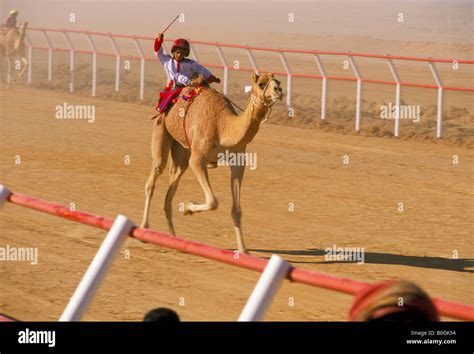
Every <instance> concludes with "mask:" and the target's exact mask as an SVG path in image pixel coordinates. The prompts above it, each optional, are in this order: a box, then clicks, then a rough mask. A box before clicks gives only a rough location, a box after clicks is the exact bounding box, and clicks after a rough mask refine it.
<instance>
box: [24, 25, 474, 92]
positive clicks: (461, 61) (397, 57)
mask: <svg viewBox="0 0 474 354" xmlns="http://www.w3.org/2000/svg"><path fill="white" fill-rule="evenodd" d="M29 30H32V31H40V32H43V31H45V32H57V33H63V32H68V33H81V34H88V35H93V36H104V37H114V38H123V39H140V40H154V38H153V37H148V36H135V35H124V34H114V33H106V32H95V31H87V30H70V29H51V28H29ZM165 41H169V42H171V41H172V39H166V40H165ZM190 42H191V43H193V44H200V45H208V46H214V47H215V46H219V47H224V48H237V49H246V50H256V51H267V52H274V53H294V54H312V55H315V54H318V55H335V56H348V55H350V56H352V57H363V58H376V59H392V60H404V61H418V62H431V63H454V62H457V63H459V64H474V60H467V59H442V58H422V57H411V56H400V55H388V54H387V55H380V54H367V53H352V52H335V51H319V50H297V49H282V48H268V47H257V46H249V45H239V44H227V43H219V42H208V41H194V40H192V41H190ZM32 48H35V49H49V48H48V47H44V46H32ZM53 50H54V51H70V49H69V48H53ZM74 51H75V52H77V53H83V54H92V53H93V51H90V50H74ZM96 53H97V54H98V55H104V56H115V55H116V54H115V53H112V52H96ZM121 57H123V58H127V59H141V58H140V57H139V56H134V55H121ZM145 60H148V61H153V60H156V58H154V57H146V58H145ZM204 65H205V66H208V67H214V68H224V67H223V66H222V65H216V64H206V63H204ZM228 69H230V70H235V71H249V72H251V71H253V69H251V68H239V69H235V68H234V67H233V66H228ZM261 71H262V72H265V71H266V70H261ZM273 73H274V74H276V75H284V76H286V75H288V74H287V73H286V72H273ZM291 76H294V77H301V78H308V79H322V78H323V77H322V76H320V75H310V74H299V73H293V74H291ZM327 79H329V80H342V81H357V78H356V77H345V76H327ZM361 81H363V82H366V83H373V84H382V85H397V82H395V81H387V80H376V79H366V78H362V80H361ZM400 85H401V86H409V87H422V88H432V89H437V88H438V86H437V85H433V84H418V83H411V82H401V83H400ZM442 87H443V89H445V90H451V91H466V92H474V88H472V87H455V86H442Z"/></svg>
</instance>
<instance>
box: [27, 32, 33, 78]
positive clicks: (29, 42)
mask: <svg viewBox="0 0 474 354" xmlns="http://www.w3.org/2000/svg"><path fill="white" fill-rule="evenodd" d="M25 41H26V45H27V46H28V78H27V83H29V84H31V79H32V73H33V71H32V66H33V47H32V45H31V41H30V38H29V36H28V33H26V34H25Z"/></svg>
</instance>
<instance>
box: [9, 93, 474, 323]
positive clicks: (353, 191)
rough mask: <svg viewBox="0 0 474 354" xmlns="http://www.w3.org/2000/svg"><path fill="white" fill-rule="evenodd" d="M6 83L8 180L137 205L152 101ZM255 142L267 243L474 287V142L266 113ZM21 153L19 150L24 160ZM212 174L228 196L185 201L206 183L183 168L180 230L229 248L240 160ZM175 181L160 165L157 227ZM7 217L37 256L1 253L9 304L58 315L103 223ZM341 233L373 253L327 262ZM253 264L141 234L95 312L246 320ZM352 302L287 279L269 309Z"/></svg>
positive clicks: (259, 221)
mask: <svg viewBox="0 0 474 354" xmlns="http://www.w3.org/2000/svg"><path fill="white" fill-rule="evenodd" d="M0 89H1V91H0V93H1V96H0V97H1V111H0V117H1V123H0V124H1V125H0V127H1V128H0V149H1V154H0V161H1V169H0V180H1V181H2V183H4V184H5V185H7V186H8V187H9V188H11V189H12V190H13V191H16V192H19V193H23V194H27V195H33V196H36V197H39V198H43V199H46V200H50V201H52V202H57V203H61V204H64V205H69V203H75V206H76V209H78V210H84V211H88V212H92V213H97V214H101V215H105V216H108V217H114V216H115V215H116V214H118V213H121V214H125V215H127V216H129V217H130V218H132V219H133V220H135V221H137V222H138V221H139V220H140V217H141V211H142V207H143V200H144V191H143V186H144V182H145V180H146V178H147V174H148V171H149V167H150V155H149V140H150V123H149V121H148V120H147V117H148V116H150V112H151V109H150V107H147V106H140V105H136V104H132V103H126V102H112V101H110V100H104V99H100V98H96V99H91V98H88V97H81V96H72V95H69V94H67V93H61V92H54V91H46V90H38V89H33V88H25V87H21V86H17V87H15V88H14V89H13V90H7V89H6V87H5V86H0ZM64 102H68V103H70V104H94V105H95V106H96V121H95V123H88V122H87V121H85V120H59V119H56V118H55V115H54V114H55V107H56V106H57V105H63V104H64ZM281 105H283V104H281ZM249 151H251V152H256V153H257V156H258V168H257V169H256V170H255V171H250V170H247V171H246V176H245V180H244V186H243V195H242V205H243V212H244V228H245V229H244V230H245V232H246V241H247V244H248V247H249V248H250V249H251V250H252V252H253V253H254V254H255V255H258V256H262V257H269V256H270V254H271V253H277V254H280V255H282V256H283V257H284V258H285V259H287V260H289V261H291V262H292V263H294V264H295V265H297V266H300V267H303V268H307V269H314V270H318V271H323V272H327V273H331V274H335V275H339V276H345V277H351V278H354V279H358V280H364V281H369V282H374V281H378V280H383V279H388V278H404V279H409V280H412V281H415V282H417V283H418V284H420V285H421V286H422V287H423V288H425V289H426V290H427V291H428V292H429V293H430V294H432V295H434V296H440V297H445V298H447V299H450V300H455V301H460V302H465V303H471V304H472V303H473V302H474V295H473V292H472V284H473V274H472V273H473V271H474V261H473V259H474V247H473V246H474V245H473V239H472V234H473V231H474V230H473V228H474V227H473V225H474V220H473V218H474V217H473V215H474V201H473V186H472V175H473V166H474V154H473V152H472V150H470V149H468V148H467V147H466V146H450V145H442V144H432V143H424V142H417V141H404V140H398V139H382V138H376V137H366V136H351V135H342V134H335V133H332V132H325V131H321V130H316V129H301V128H297V127H289V126H281V125H274V124H265V125H263V127H262V129H261V131H260V133H259V134H258V135H257V137H256V139H255V141H254V142H253V143H252V144H251V145H250V146H249ZM17 155H20V157H21V164H15V159H16V157H17ZM127 155H128V156H129V158H130V164H128V165H127V164H125V163H124V159H125V158H126V156H127ZM343 155H348V157H349V164H347V165H344V164H343V163H342V160H343ZM453 155H457V156H458V158H459V164H457V165H456V164H453V162H452V161H453ZM210 176H211V181H212V184H213V187H214V190H215V192H216V194H217V197H218V199H219V201H220V207H219V209H218V210H217V211H215V212H208V213H204V214H199V215H193V216H183V215H182V214H180V213H179V212H178V209H177V208H178V205H179V203H181V202H185V201H188V200H201V199H202V193H201V191H200V188H199V186H198V184H197V182H196V181H195V179H194V176H193V175H192V173H191V172H188V173H186V175H185V176H184V177H183V180H182V183H181V186H180V189H179V191H178V194H177V196H176V198H175V201H174V204H175V208H176V209H175V210H176V213H175V214H176V216H175V223H176V229H177V233H178V234H179V235H180V236H182V237H184V238H188V239H192V240H194V241H199V242H204V243H207V244H212V245H215V246H218V247H224V248H233V247H235V240H234V235H233V229H232V225H231V220H230V193H229V183H228V181H229V173H228V171H227V169H225V168H218V169H216V170H212V171H210ZM166 183H167V178H166V176H164V177H162V178H160V179H159V183H158V187H157V193H156V198H155V200H154V203H153V208H152V216H151V223H152V227H154V228H156V229H160V230H163V229H164V217H163V213H162V212H161V203H162V197H163V195H162V192H163V190H164V188H165V186H166ZM289 203H294V205H295V210H294V211H293V212H290V211H289V210H288V204H289ZM398 203H404V211H403V212H399V211H398V210H397V207H398ZM0 225H1V226H0V227H1V230H2V232H1V236H0V245H1V246H4V245H10V246H15V247H38V249H39V263H38V264H37V265H30V264H28V263H21V262H2V264H1V267H0V284H1V291H0V309H1V311H2V312H5V313H7V314H10V315H12V316H14V317H17V318H19V319H22V320H56V319H57V318H58V317H59V315H60V314H61V312H62V310H63V308H64V306H65V305H66V303H67V300H68V298H69V296H70V295H71V294H72V292H73V291H74V289H75V287H76V286H77V284H78V282H79V280H80V278H81V276H82V274H83V272H84V271H85V269H86V268H87V266H88V264H89V261H90V260H91V258H92V257H93V255H94V253H95V252H96V250H97V248H98V246H99V245H100V243H101V241H102V239H103V237H104V232H102V231H100V230H95V229H92V228H89V227H86V226H83V225H79V224H75V223H72V222H68V221H65V220H62V219H58V218H55V217H52V216H48V215H45V214H42V213H38V212H34V211H31V210H27V209H23V208H20V207H17V206H13V205H6V206H5V207H4V208H3V209H2V211H1V212H0ZM333 245H337V246H341V247H363V248H365V252H366V254H365V263H364V264H362V265H357V264H355V263H351V262H325V260H324V249H325V248H326V247H332V246H333ZM125 251H129V252H130V254H128V253H126V252H125ZM456 252H457V254H458V258H457V259H456V258H453V254H454V253H456ZM128 256H129V257H128ZM257 279H258V274H257V273H253V272H250V271H246V270H240V269H235V268H233V267H231V266H227V265H222V264H219V263H215V262H212V261H207V260H204V259H200V258H197V257H194V256H190V255H185V254H181V253H177V252H174V251H170V250H166V249H162V248H159V247H154V246H142V245H141V244H139V243H138V242H137V241H134V240H131V241H129V242H128V243H127V245H126V247H125V248H124V249H123V251H122V252H121V255H120V256H119V257H118V259H117V260H116V262H115V263H114V265H113V267H112V269H111V272H110V274H109V275H108V276H107V278H106V280H105V282H104V284H103V285H102V287H101V288H100V291H99V293H98V294H97V296H96V298H95V299H94V301H93V303H92V305H91V307H90V309H89V311H88V313H87V315H86V317H85V319H86V320H117V321H122V320H131V321H133V320H140V319H141V318H142V316H143V314H144V313H145V312H147V311H148V310H150V309H151V308H155V307H159V306H167V307H171V308H173V309H175V310H176V311H177V312H178V313H179V314H180V316H181V317H182V318H183V319H184V320H198V321H199V320H219V321H220V320H235V319H236V318H237V317H238V315H239V313H240V311H241V309H242V308H243V305H244V304H245V301H246V299H247V298H248V296H249V294H250V292H251V290H252V288H253V286H254V284H255V282H256V280H257ZM292 300H293V301H294V306H290V305H291V302H292ZM350 303H351V298H350V297H349V296H347V295H343V294H338V293H335V292H331V291H327V290H323V289H318V288H314V287H308V286H303V285H298V284H290V283H285V284H284V285H283V287H282V289H281V290H280V292H279V293H278V296H277V298H276V300H275V302H274V303H273V305H272V307H271V309H270V311H269V313H268V316H267V319H268V320H289V321H297V320H305V321H306V320H313V321H317V320H321V321H333V320H345V319H346V318H347V311H348V309H349V307H350Z"/></svg>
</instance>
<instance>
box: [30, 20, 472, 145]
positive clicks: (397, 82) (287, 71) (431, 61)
mask: <svg viewBox="0 0 474 354" xmlns="http://www.w3.org/2000/svg"><path fill="white" fill-rule="evenodd" d="M28 31H39V32H41V33H42V34H43V36H44V38H45V39H46V44H47V46H46V47H45V46H40V45H34V44H33V43H32V41H31V38H30V37H29V36H28V33H27V45H28V58H29V62H30V64H31V62H32V50H33V49H46V50H48V80H49V81H51V78H52V56H53V52H54V51H60V52H64V51H66V52H69V53H70V71H71V79H70V83H69V87H70V91H71V92H73V91H74V81H73V77H74V74H73V73H74V55H75V53H82V54H92V96H95V95H96V86H97V56H98V55H104V56H115V57H116V68H115V90H116V91H118V90H119V87H120V60H121V59H122V58H123V59H136V60H140V62H141V65H140V93H139V95H140V99H142V100H143V98H144V88H145V61H155V60H156V58H154V57H145V56H144V54H143V49H142V48H141V46H140V43H139V41H140V40H147V41H152V40H154V38H153V37H145V36H130V35H123V34H112V33H103V32H92V31H85V30H66V29H51V28H50V29H46V28H29V29H28ZM48 33H62V34H63V36H64V37H65V38H66V42H67V43H68V48H62V47H55V46H53V44H52V42H51V40H50V37H49V36H48ZM70 33H75V34H82V35H85V37H86V39H87V41H88V43H89V46H90V50H77V49H74V46H73V43H72V42H71V40H70V37H69V35H68V34H70ZM97 36H98V37H108V38H110V41H111V43H112V47H113V50H114V51H113V52H106V51H99V50H98V49H97V48H96V45H95V42H94V39H93V38H94V37H97ZM117 38H120V39H130V40H132V41H133V42H134V44H135V47H136V49H137V53H138V55H124V54H122V53H121V51H120V48H119V46H118V44H117V42H116V41H115V39H117ZM165 41H167V42H170V41H173V39H166V40H165ZM190 43H191V54H192V56H193V57H194V58H195V59H197V52H196V46H197V45H200V46H212V47H215V48H216V50H217V52H218V55H219V60H220V64H215V63H204V65H205V66H208V67H214V68H221V69H223V71H224V78H223V92H224V94H227V90H228V72H229V70H236V71H247V72H251V71H255V72H257V73H258V72H265V70H263V69H260V68H259V66H258V65H257V62H256V60H255V57H254V55H253V52H254V51H264V52H273V53H275V54H277V55H278V56H279V57H280V60H281V63H282V66H283V68H284V71H283V72H274V74H276V75H283V76H286V77H287V88H286V90H287V92H286V100H287V101H286V104H287V106H288V109H291V105H292V81H293V80H292V78H293V77H300V78H308V79H318V80H319V79H321V80H322V93H321V119H326V97H327V81H328V80H343V81H356V117H355V129H356V131H359V130H360V128H361V103H362V85H363V84H365V83H371V84H382V85H394V86H396V90H395V106H396V107H397V112H400V100H401V87H402V86H407V87H419V88H429V89H437V90H438V101H437V106H438V109H437V115H436V127H437V128H436V137H437V138H440V137H441V136H442V115H443V104H442V103H443V98H444V91H446V90H454V91H465V92H474V88H473V87H454V86H445V85H443V83H442V81H441V78H440V76H439V74H438V72H437V70H436V67H435V63H450V64H457V65H459V64H474V60H461V59H436V58H431V57H430V58H421V57H410V56H396V55H388V54H387V55H379V54H367V53H351V52H334V51H319V50H294V49H281V48H266V47H256V46H248V45H237V44H225V43H218V42H206V41H190ZM150 46H151V44H150ZM223 48H233V49H242V50H244V51H245V52H246V53H247V55H248V57H249V60H250V63H251V65H252V68H242V67H241V68H238V69H236V68H234V67H233V66H229V65H228V61H227V59H226V57H225V54H224V51H223V50H222V49H223ZM285 53H293V54H301V55H311V56H313V57H314V59H315V61H316V65H317V66H318V69H319V72H320V75H311V74H306V73H294V72H293V71H292V70H291V68H290V65H289V63H288V60H287V58H286V56H285ZM321 56H340V57H343V58H346V57H347V58H348V59H349V61H350V63H351V67H352V70H353V73H354V76H353V77H346V76H329V75H327V74H326V72H325V70H324V66H323V63H322V60H321ZM356 58H372V59H381V60H384V61H386V62H387V64H388V65H389V68H390V71H391V73H392V76H393V78H394V81H386V80H378V79H370V78H364V77H362V75H361V73H360V70H359V69H358V65H357V62H356V60H355V59H356ZM395 61H417V62H425V63H428V65H429V67H430V69H431V72H432V75H433V78H434V80H435V82H436V85H433V84H418V83H413V82H406V81H401V79H400V77H399V75H398V73H397V71H396V67H395ZM31 82H32V70H31V65H30V66H29V69H28V83H31ZM399 134H400V118H399V117H395V119H394V135H395V136H399Z"/></svg>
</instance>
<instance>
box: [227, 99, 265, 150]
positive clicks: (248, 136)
mask: <svg viewBox="0 0 474 354" xmlns="http://www.w3.org/2000/svg"><path fill="white" fill-rule="evenodd" d="M268 109H269V107H268V106H266V105H264V104H263V102H260V101H258V100H257V99H256V98H255V96H254V95H251V97H250V100H249V103H248V104H247V107H246V108H245V110H244V111H243V112H242V113H241V114H239V115H238V116H236V115H234V114H228V115H226V116H225V119H223V120H222V122H223V124H222V125H221V129H220V132H219V133H220V134H219V136H220V143H221V145H222V146H224V147H226V148H232V147H240V146H245V145H247V144H248V143H250V142H251V141H252V140H253V138H254V137H255V135H256V134H257V132H258V129H259V128H260V123H261V122H262V120H263V119H264V118H265V115H266V113H267V112H268Z"/></svg>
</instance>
